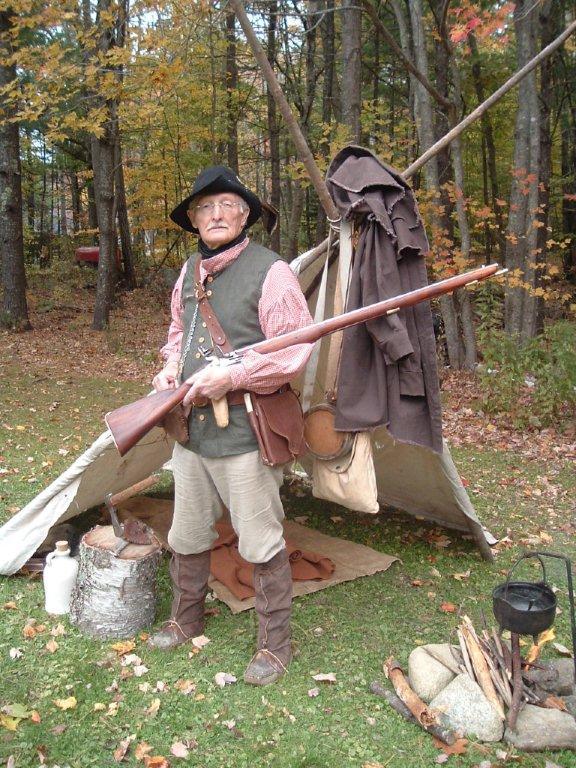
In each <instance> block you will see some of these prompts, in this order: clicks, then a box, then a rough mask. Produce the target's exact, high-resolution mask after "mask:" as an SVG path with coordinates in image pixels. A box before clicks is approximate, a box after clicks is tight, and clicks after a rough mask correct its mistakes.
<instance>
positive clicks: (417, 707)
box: [384, 656, 438, 728]
mask: <svg viewBox="0 0 576 768" xmlns="http://www.w3.org/2000/svg"><path fill="white" fill-rule="evenodd" d="M384 673H385V674H386V677H387V678H388V679H389V680H390V682H391V683H392V685H393V686H394V690H395V691H396V693H397V694H398V696H399V697H400V699H401V700H402V701H403V702H404V704H406V706H407V707H408V709H409V710H410V712H412V714H413V715H414V717H415V718H416V719H417V720H418V722H419V723H420V725H422V726H423V727H424V728H428V727H429V726H431V725H438V719H437V717H436V715H435V714H434V712H433V711H432V710H431V709H429V708H428V707H427V705H426V704H425V703H424V702H423V701H422V699H421V698H420V697H419V696H418V695H417V694H416V693H415V692H414V691H413V690H412V688H410V685H409V683H408V681H407V680H406V677H405V676H404V672H402V669H401V667H400V665H399V664H398V662H397V661H395V659H394V657H393V656H391V657H390V658H389V659H388V660H387V661H385V662H384Z"/></svg>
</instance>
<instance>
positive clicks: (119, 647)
mask: <svg viewBox="0 0 576 768" xmlns="http://www.w3.org/2000/svg"><path fill="white" fill-rule="evenodd" d="M110 647H111V648H112V650H113V651H116V653H117V654H118V656H124V654H125V653H130V651H133V650H134V648H136V643H135V642H134V641H133V640H125V641H124V642H121V643H113V644H112V645H111V646H110Z"/></svg>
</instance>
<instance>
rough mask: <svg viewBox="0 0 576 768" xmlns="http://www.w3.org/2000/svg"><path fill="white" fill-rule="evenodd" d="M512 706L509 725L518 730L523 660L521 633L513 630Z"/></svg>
mask: <svg viewBox="0 0 576 768" xmlns="http://www.w3.org/2000/svg"><path fill="white" fill-rule="evenodd" d="M512 686H513V691H512V706H511V707H510V710H509V711H508V727H509V728H510V729H511V730H512V731H514V730H516V720H517V719H518V713H519V711H520V703H521V701H522V687H523V685H522V660H521V658H520V635H518V634H517V633H516V632H512Z"/></svg>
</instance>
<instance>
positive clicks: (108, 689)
mask: <svg viewBox="0 0 576 768" xmlns="http://www.w3.org/2000/svg"><path fill="white" fill-rule="evenodd" d="M104 690H105V691H106V693H114V691H117V690H118V681H117V680H112V682H111V683H110V685H108V686H107V687H106V688H104Z"/></svg>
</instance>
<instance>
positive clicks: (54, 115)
mask: <svg viewBox="0 0 576 768" xmlns="http://www.w3.org/2000/svg"><path fill="white" fill-rule="evenodd" d="M1 7H2V10H1V11H0V93H1V95H2V105H1V107H0V199H1V200H2V208H3V217H2V220H1V221H0V242H1V243H2V286H3V298H2V307H1V309H0V312H1V314H0V322H1V324H2V325H4V326H5V327H8V328H12V329H17V330H24V329H26V328H28V327H30V319H29V308H28V297H27V294H26V273H27V272H28V279H29V280H30V279H31V277H32V275H33V274H34V273H35V270H42V269H44V270H46V269H50V268H54V267H55V266H57V265H58V264H60V266H61V267H62V266H63V265H65V268H64V271H65V272H68V273H69V272H71V270H72V255H73V252H74V250H75V249H76V248H77V247H79V246H83V245H84V246H85V245H92V244H99V246H100V262H99V269H98V279H97V285H96V292H95V299H94V305H93V307H94V313H93V321H92V327H93V328H94V329H95V330H104V329H106V328H107V327H108V326H109V323H110V311H111V309H112V306H113V303H114V299H115V296H116V295H117V293H118V291H119V290H131V289H133V288H135V287H136V285H137V284H138V283H140V284H142V283H143V282H145V281H146V280H147V279H148V280H153V279H154V277H156V276H157V275H158V269H159V267H166V266H168V267H170V266H172V267H178V266H180V264H182V263H183V261H184V259H185V258H186V255H185V254H186V253H187V252H188V251H189V250H190V247H191V246H192V245H193V244H192V243H190V242H188V239H189V238H188V236H187V235H186V234H183V233H182V232H181V231H178V229H177V228H176V227H175V226H174V225H173V224H172V223H171V222H170V221H169V219H168V213H169V211H170V210H171V209H172V207H173V206H174V205H175V204H176V203H177V202H179V201H180V200H181V199H182V198H183V197H184V196H185V195H186V194H187V192H188V191H189V189H190V186H191V183H192V180H193V179H194V177H195V175H196V174H197V172H198V171H199V170H200V169H201V168H202V167H203V166H205V165H207V164H211V163H226V164H228V165H229V166H231V167H232V168H234V169H235V170H237V171H238V172H239V173H240V175H241V177H242V179H243V180H244V181H245V182H246V183H247V184H248V186H250V187H251V188H253V189H255V190H257V191H258V193H259V194H260V195H261V196H262V197H263V198H264V199H266V200H268V201H269V202H270V203H271V204H272V205H273V206H275V207H276V208H277V209H278V210H279V211H280V226H279V227H278V228H277V230H276V231H275V232H274V233H273V234H272V235H271V236H270V237H268V236H267V235H266V234H265V233H262V234H261V239H262V240H264V241H265V242H266V243H267V244H269V245H270V246H271V247H272V248H274V249H275V250H278V251H279V252H280V253H281V254H282V255H283V257H285V258H286V259H287V260H289V261H290V260H292V259H293V258H295V256H296V255H298V253H300V252H302V251H303V250H306V249H309V248H311V247H313V246H315V245H316V244H318V243H319V242H321V241H322V240H323V238H324V237H325V236H326V233H327V231H328V227H327V220H326V215H325V213H324V211H323V209H322V207H321V205H320V204H319V202H318V199H317V196H316V194H315V191H314V189H313V187H312V186H311V184H310V182H309V178H308V174H307V172H306V170H305V168H304V165H303V164H302V163H301V162H300V160H299V158H298V156H297V153H296V151H295V149H294V145H293V143H292V140H291V137H290V134H289V132H288V130H287V127H286V125H285V124H284V121H283V119H282V117H281V115H280V113H279V111H278V108H277V105H276V103H275V101H274V98H273V97H272V95H271V93H270V91H269V89H268V86H267V84H266V81H265V80H264V78H263V76H262V74H261V72H260V71H259V69H258V66H257V65H256V63H255V60H254V57H253V54H252V52H251V51H250V49H249V47H248V45H247V43H246V41H245V39H244V37H243V34H242V32H241V31H240V29H239V26H238V22H237V20H236V18H235V15H234V13H233V11H232V9H231V7H230V6H227V5H226V4H225V3H223V4H214V3H209V2H205V1H204V0H201V1H200V2H186V3H179V2H164V1H163V0H160V1H159V2H150V0H135V1H134V2H133V3H132V4H129V0H121V2H113V1H112V0H96V2H90V0H82V2H77V0H60V2H48V3H44V2H42V3H40V2H37V0H11V2H9V3H6V2H4V3H3V4H2V6H1ZM248 11H249V16H250V20H251V23H252V24H253V26H254V27H255V29H256V31H257V34H258V36H259V38H260V40H261V42H262V45H263V47H264V49H265V51H266V54H267V57H268V59H269V61H270V62H271V63H272V65H273V67H274V69H275V71H276V74H277V76H278V78H279V81H280V83H281V86H282V89H283V92H284V94H285V96H286V97H287V99H288V101H289V103H290V105H291V107H292V110H293V112H294V114H295V115H296V118H297V121H298V123H299V126H300V128H301V130H302V131H303V133H304V135H305V137H306V140H307V142H308V144H309V146H310V148H311V150H312V152H313V154H314V157H315V160H316V163H317V165H318V166H319V168H320V169H321V171H324V170H325V169H326V167H327V164H328V162H329V160H330V158H331V157H333V156H334V154H335V153H336V152H337V151H338V150H339V149H340V148H341V147H342V146H344V145H345V144H346V143H348V142H354V143H359V144H362V145H364V146H367V147H369V148H370V149H372V150H373V151H374V152H375V153H376V154H378V155H379V156H380V157H381V158H382V159H383V160H384V161H386V162H389V163H390V164H392V165H394V166H395V167H396V168H398V169H400V170H403V169H406V168H407V167H408V166H409V165H410V164H411V163H412V162H413V161H414V160H415V159H416V158H417V157H418V156H419V155H421V154H422V153H423V152H424V151H425V150H427V149H428V148H429V147H430V146H432V145H433V144H434V142H435V141H436V140H437V139H439V138H441V137H442V136H443V135H445V134H446V133H447V132H448V131H449V130H450V128H451V127H453V126H454V125H456V124H457V123H458V122H459V121H460V120H461V119H462V118H463V117H464V116H465V115H466V114H468V113H469V112H471V111H472V109H474V108H475V107H477V106H478V104H481V103H482V102H484V101H485V99H486V98H487V97H488V96H489V95H490V94H491V93H492V92H493V91H495V90H496V88H498V87H499V86H500V85H501V84H502V83H503V82H504V81H505V80H506V79H507V78H508V77H509V76H510V75H512V74H513V73H514V72H515V71H517V70H518V69H520V68H521V67H522V66H524V65H525V64H526V63H527V62H529V61H530V60H531V59H532V58H533V57H534V56H535V55H536V53H537V52H538V51H539V50H540V49H541V48H543V47H544V46H545V45H547V44H548V43H550V42H551V41H552V40H554V38H556V37H557V36H558V35H559V34H560V33H561V32H562V31H563V30H564V29H565V27H566V26H567V25H568V24H569V23H570V22H571V21H572V20H573V18H574V12H575V4H574V3H573V2H567V1H566V0H556V2H551V0H541V1H540V2H534V0H521V2H518V3H509V2H472V1H471V0H464V1H463V2H457V3H456V2H453V3H451V2H446V0H431V2H428V3H423V2H422V0H412V1H411V2H409V3H407V2H402V0H391V1H390V2H384V3H372V2H370V0H362V2H360V0H359V1H358V2H355V1H354V0H353V1H351V2H350V1H348V0H342V2H340V3H336V2H335V0H314V1H311V2H306V3H297V2H282V1H281V0H275V1H274V2H256V3H251V4H250V5H249V7H248ZM575 73H576V53H575V44H574V38H572V37H570V38H568V40H567V41H566V43H565V44H564V46H563V47H561V48H559V49H558V50H557V51H556V52H555V53H554V54H553V55H552V56H550V57H549V58H547V59H546V60H545V61H544V62H543V63H542V64H541V66H540V67H538V68H537V69H535V70H533V71H532V72H531V73H530V74H529V75H527V76H526V77H524V78H523V79H522V80H521V81H520V84H519V86H517V87H516V88H514V89H512V90H510V91H509V92H508V93H507V94H506V95H505V96H504V97H503V98H502V99H500V101H499V102H498V103H497V104H496V105H495V106H493V107H492V108H491V109H490V110H489V111H487V112H485V113H484V114H483V116H482V117H481V119H479V120H477V121H476V122H475V123H473V124H472V125H471V127H470V128H468V129H467V130H466V132H465V133H463V134H462V135H461V136H459V137H458V138H457V139H455V140H454V141H452V142H451V144H450V145H449V146H448V147H446V148H445V149H444V150H443V151H441V152H439V153H438V154H436V155H435V156H434V157H432V158H431V159H430V160H429V161H428V162H427V163H425V164H424V165H423V166H422V167H421V168H420V169H419V170H418V171H417V172H416V173H415V174H413V175H411V183H412V185H413V186H414V188H415V189H416V192H417V197H418V199H419V202H420V207H421V210H422V213H423V216H424V218H425V220H426V223H427V229H428V233H429V237H430V242H431V251H430V254H429V267H430V277H431V278H432V279H436V278H440V277H444V276H446V275H448V274H451V273H454V272H457V271H463V270H465V269H466V268H468V267H470V266H474V265H476V264H479V263H487V262H491V261H498V262H500V263H501V264H503V265H505V266H507V267H508V269H509V273H508V276H507V278H506V279H505V281H503V282H502V283H501V284H500V285H497V284H495V283H492V284H491V285H485V286H482V287H481V288H480V289H478V290H477V291H476V292H475V294H474V297H471V295H470V293H469V292H467V291H464V292H461V293H460V294H456V295H453V296H450V297H444V298H443V299H442V300H441V302H440V307H439V309H438V314H439V315H440V314H441V316H442V321H443V332H444V335H445V342H446V362H447V363H448V364H449V365H450V366H451V367H452V368H453V369H458V368H468V369H474V368H475V366H476V364H477V363H478V361H479V359H482V358H484V362H485V363H486V365H485V367H484V371H486V370H489V371H492V370H496V369H501V368H503V367H507V368H508V370H510V369H511V367H514V368H516V369H518V370H517V371H516V373H515V375H514V377H513V378H514V381H513V382H508V384H506V382H503V383H502V385H500V384H498V385H496V384H495V383H494V382H493V381H490V380H489V379H490V375H489V374H488V375H487V376H486V374H485V376H484V378H485V380H486V382H485V383H486V388H487V391H489V392H490V397H489V398H488V399H489V400H490V401H491V402H493V403H495V407H500V408H501V409H502V408H504V409H505V408H506V407H512V406H513V404H514V403H515V402H517V400H518V395H519V388H520V389H521V388H522V387H524V389H526V387H528V389H534V383H535V381H536V379H534V375H535V374H534V369H535V368H543V369H544V370H545V373H544V375H543V376H541V377H540V378H541V383H542V387H540V390H539V396H540V399H541V400H542V401H543V402H544V401H545V406H544V408H543V410H544V411H546V413H543V419H544V421H543V422H542V423H546V422H550V421H551V420H553V419H556V418H558V416H559V415H560V413H561V412H563V411H564V410H565V408H566V406H567V404H568V405H571V403H573V402H574V397H575V396H576V395H575V394H574V389H575V388H574V381H573V380H572V379H571V377H570V374H569V371H570V368H571V363H572V362H573V360H571V359H569V360H566V356H567V355H568V356H569V349H570V347H571V344H570V338H571V336H572V333H573V329H574V326H573V320H574V314H575V309H576V304H575V303H574V284H575V281H576V237H575V233H576V104H575V99H574V92H575V91H574V77H575ZM118 247H119V248H120V253H121V258H120V260H119V261H117V258H116V256H115V254H116V251H117V248H118ZM518 339H520V341H521V344H520V345H519V344H518V343H517V341H518ZM547 363H548V368H547ZM548 369H549V370H548ZM546 371H547V373H546ZM552 372H554V374H555V375H554V378H555V379H557V381H556V383H554V384H552V383H551V381H550V378H551V374H552ZM526 376H528V379H526ZM531 377H532V378H531ZM533 379H534V380H533ZM560 380H561V381H560ZM526 381H528V384H527V385H526V384H525V382H526ZM502 387H504V390H505V391H504V390H503V389H502ZM536 389H538V387H536ZM496 390H498V391H496ZM527 394H529V395H530V396H532V395H534V394H535V393H533V392H528V393H527ZM536 418H537V419H539V418H540V417H539V416H537V417H536Z"/></svg>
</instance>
